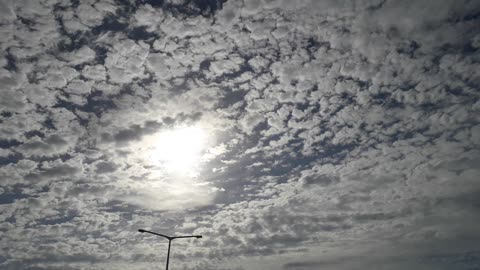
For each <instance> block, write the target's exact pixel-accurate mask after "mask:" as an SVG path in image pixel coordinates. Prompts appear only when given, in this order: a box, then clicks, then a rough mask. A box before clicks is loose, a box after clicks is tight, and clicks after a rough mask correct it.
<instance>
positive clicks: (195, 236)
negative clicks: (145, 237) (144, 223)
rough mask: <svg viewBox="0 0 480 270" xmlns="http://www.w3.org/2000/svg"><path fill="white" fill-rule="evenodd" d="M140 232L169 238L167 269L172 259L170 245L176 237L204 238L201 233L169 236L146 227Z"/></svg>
mask: <svg viewBox="0 0 480 270" xmlns="http://www.w3.org/2000/svg"><path fill="white" fill-rule="evenodd" d="M138 232H141V233H150V234H154V235H157V236H161V237H165V238H167V239H168V252H167V267H166V270H168V262H169V260H170V246H171V244H172V240H173V239H176V238H202V236H201V235H183V236H167V235H164V234H161V233H156V232H151V231H147V230H144V229H139V230H138Z"/></svg>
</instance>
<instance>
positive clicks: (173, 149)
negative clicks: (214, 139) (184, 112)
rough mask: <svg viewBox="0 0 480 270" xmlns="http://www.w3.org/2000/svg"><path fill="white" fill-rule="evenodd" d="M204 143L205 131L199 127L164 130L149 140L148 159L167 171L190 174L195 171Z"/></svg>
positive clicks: (205, 139) (205, 141) (205, 138)
mask: <svg viewBox="0 0 480 270" xmlns="http://www.w3.org/2000/svg"><path fill="white" fill-rule="evenodd" d="M206 143H207V136H206V133H205V131H204V130H203V129H201V128H199V127H177V128H174V129H171V130H166V131H163V132H160V133H158V134H156V135H155V136H153V137H152V138H151V140H149V144H150V147H149V148H150V151H149V154H148V159H149V160H150V161H151V162H153V163H155V164H157V165H161V166H162V167H164V168H165V169H166V170H167V171H168V172H171V173H176V174H181V175H192V174H195V173H196V170H197V168H198V165H199V162H200V160H201V156H202V151H203V150H204V149H205V145H206Z"/></svg>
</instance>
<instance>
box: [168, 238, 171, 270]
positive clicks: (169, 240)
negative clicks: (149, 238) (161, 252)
mask: <svg viewBox="0 0 480 270" xmlns="http://www.w3.org/2000/svg"><path fill="white" fill-rule="evenodd" d="M171 244H172V239H168V253H167V270H168V261H169V260H170V245H171Z"/></svg>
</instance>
